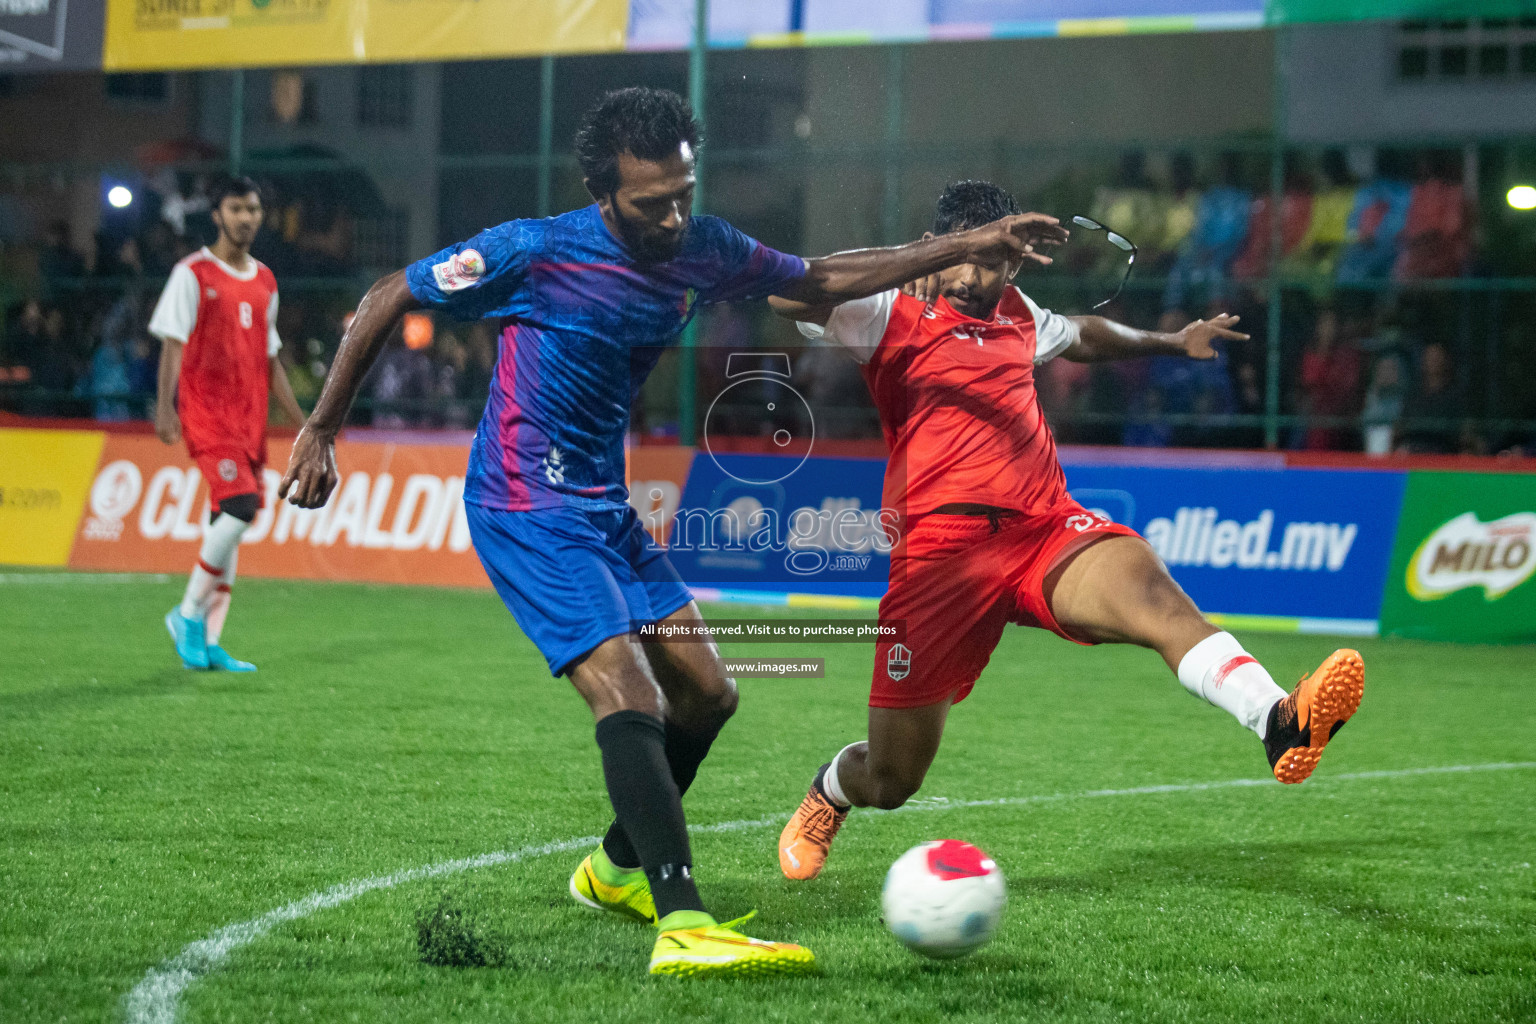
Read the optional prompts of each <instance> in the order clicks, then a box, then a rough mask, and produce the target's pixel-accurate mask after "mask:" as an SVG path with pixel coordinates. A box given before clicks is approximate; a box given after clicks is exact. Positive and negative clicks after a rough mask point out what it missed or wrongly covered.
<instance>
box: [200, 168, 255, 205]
mask: <svg viewBox="0 0 1536 1024" xmlns="http://www.w3.org/2000/svg"><path fill="white" fill-rule="evenodd" d="M252 192H254V193H256V198H257V199H260V198H261V186H260V185H258V184H256V182H255V181H254V180H253V179H251V178H247V177H246V176H245V175H243V174H240V175H228V174H221V175H219V177H217V178H215V179H214V181H213V184H212V186H210V187H209V189H208V202H210V203H211V204H213V208H214V209H215V210H217V209H218V208H219V207H220V206H222V205H223V203H224V200H226V199H228V198H229V197H230V196H248V195H250V194H251V193H252Z"/></svg>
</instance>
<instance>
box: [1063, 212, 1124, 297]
mask: <svg viewBox="0 0 1536 1024" xmlns="http://www.w3.org/2000/svg"><path fill="white" fill-rule="evenodd" d="M1072 223H1073V224H1076V225H1077V226H1078V227H1080V228H1082V229H1083V230H1084V231H1102V232H1104V237H1106V238H1108V239H1109V244H1110V245H1112V246H1114V247H1115V248H1116V249H1119V250H1120V251H1121V252H1125V253H1129V254H1130V255H1129V257H1128V258H1127V259H1126V261H1125V275H1124V276H1123V277H1121V278H1120V285H1119V287H1117V288H1116V289H1115V294H1113V295H1111V296H1110V297H1109V298H1107V299H1105V300H1104V301H1103V302H1101V303H1099V304H1098V305H1097V306H1094V307H1093V308H1094V309H1100V308H1102V307H1104V306H1107V305H1109V304H1110V303H1111V302H1114V301H1115V300H1116V299H1118V298H1119V297H1120V293H1121V292H1123V291H1125V282H1127V281H1129V280H1130V279H1131V268H1132V267H1134V266H1135V265H1136V243H1134V242H1132V241H1131V240H1130V239H1129V238H1126V237H1125V236H1124V235H1122V234H1120V233H1119V232H1116V231H1111V230H1110V229H1109V228H1107V227H1105V226H1104V225H1103V224H1100V223H1099V222H1098V221H1096V220H1094V219H1093V218H1092V217H1073V218H1072Z"/></svg>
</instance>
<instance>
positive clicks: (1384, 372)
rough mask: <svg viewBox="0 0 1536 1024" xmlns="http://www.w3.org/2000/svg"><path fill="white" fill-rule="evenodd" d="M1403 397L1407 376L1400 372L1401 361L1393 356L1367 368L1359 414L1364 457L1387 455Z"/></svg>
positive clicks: (1401, 369) (1394, 436)
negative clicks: (1362, 429)
mask: <svg viewBox="0 0 1536 1024" xmlns="http://www.w3.org/2000/svg"><path fill="white" fill-rule="evenodd" d="M1407 395H1408V387H1407V375H1406V374H1405V373H1404V372H1403V361H1402V359H1400V358H1399V357H1398V356H1397V354H1396V353H1395V352H1389V353H1387V354H1386V355H1384V356H1382V357H1380V358H1379V359H1377V360H1376V365H1375V366H1373V367H1371V383H1370V386H1369V387H1367V388H1366V389H1365V407H1364V408H1363V409H1362V410H1361V412H1360V419H1361V421H1362V422H1363V424H1364V427H1365V454H1367V455H1387V454H1390V453H1391V451H1392V443H1393V441H1394V440H1395V438H1396V434H1397V424H1398V420H1400V419H1402V416H1403V401H1404V399H1405V398H1407Z"/></svg>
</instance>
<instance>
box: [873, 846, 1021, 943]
mask: <svg viewBox="0 0 1536 1024" xmlns="http://www.w3.org/2000/svg"><path fill="white" fill-rule="evenodd" d="M1007 898H1008V889H1007V885H1006V884H1005V883H1004V882H1003V873H1002V872H1001V871H999V870H998V867H997V864H996V862H995V861H993V860H992V858H991V857H988V856H987V855H986V854H985V853H983V852H982V851H981V849H980V848H978V847H975V846H972V845H971V844H970V843H964V842H961V841H960V840H958V839H941V840H937V841H934V842H928V843H922V844H921V845H919V846H914V847H913V848H912V849H910V850H908V851H907V852H906V853H904V854H902V855H901V856H900V857H898V858H897V859H896V863H894V864H892V865H891V870H889V871H887V872H886V874H885V888H884V889H883V890H882V891H881V893H880V905H881V909H882V910H883V911H884V914H885V926H886V927H887V928H889V929H890V930H891V934H892V935H894V936H896V938H898V939H900V940H901V942H902V944H903V945H905V946H906V947H907V948H908V949H911V950H912V951H914V952H917V953H921V954H922V955H923V956H928V957H933V958H934V959H936V960H951V959H954V958H955V957H960V956H965V955H966V954H967V953H971V952H974V951H975V950H977V949H980V948H981V947H982V946H984V945H986V943H987V942H988V941H989V940H990V939H991V938H992V936H993V935H994V934H996V932H997V925H998V922H999V921H1001V920H1002V916H1003V904H1004V903H1005V902H1006V901H1007Z"/></svg>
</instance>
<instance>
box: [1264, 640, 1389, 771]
mask: <svg viewBox="0 0 1536 1024" xmlns="http://www.w3.org/2000/svg"><path fill="white" fill-rule="evenodd" d="M1364 692H1365V662H1363V661H1361V660H1360V652H1359V651H1352V650H1350V649H1349V648H1347V647H1345V648H1342V649H1340V650H1337V651H1334V652H1333V653H1332V654H1330V655H1328V658H1327V660H1325V661H1324V662H1323V663H1322V664H1321V665H1319V666H1318V668H1317V671H1316V672H1313V673H1312V674H1311V675H1309V676H1306V677H1305V678H1303V679H1302V681H1301V682H1299V683H1297V684H1296V689H1294V690H1292V691H1291V692H1290V693H1289V694H1287V695H1286V697H1285V698H1284V699H1283V700H1281V701H1280V702H1279V703H1277V704H1276V705H1275V706H1274V707H1273V708H1271V709H1270V712H1269V724H1268V726H1267V727H1266V728H1265V731H1264V752H1265V753H1266V754H1268V755H1269V766H1270V768H1271V769H1273V770H1274V773H1275V778H1276V779H1278V780H1279V781H1281V782H1284V783H1297V782H1305V781H1306V779H1307V777H1308V776H1310V775H1311V774H1312V769H1314V768H1316V767H1317V760H1318V758H1320V757H1322V756H1323V748H1324V747H1326V746H1327V745H1328V741H1329V740H1331V739H1333V734H1334V733H1336V732H1338V731H1339V729H1340V728H1342V727H1343V725H1344V723H1345V722H1347V721H1349V718H1350V716H1351V715H1353V714H1354V713H1355V709H1356V708H1358V707H1359V706H1360V697H1361V695H1362V694H1363V693H1364Z"/></svg>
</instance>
